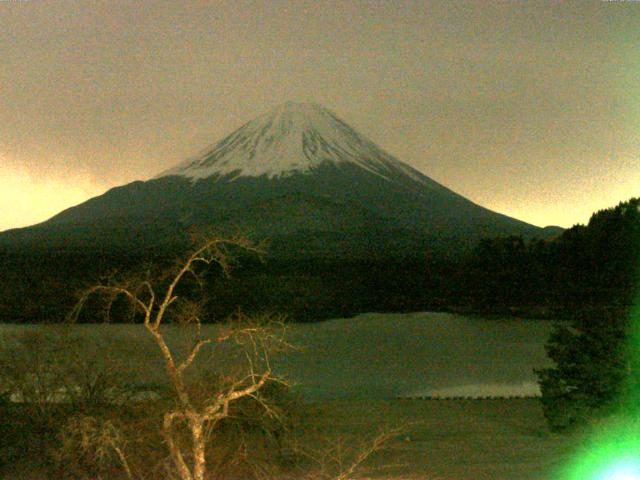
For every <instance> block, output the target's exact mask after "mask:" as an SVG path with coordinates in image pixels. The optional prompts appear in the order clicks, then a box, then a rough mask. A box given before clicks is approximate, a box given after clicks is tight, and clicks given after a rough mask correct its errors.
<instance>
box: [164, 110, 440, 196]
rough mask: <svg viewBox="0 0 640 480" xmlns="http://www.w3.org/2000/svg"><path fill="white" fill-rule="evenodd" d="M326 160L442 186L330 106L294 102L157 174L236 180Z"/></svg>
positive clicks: (295, 170)
mask: <svg viewBox="0 0 640 480" xmlns="http://www.w3.org/2000/svg"><path fill="white" fill-rule="evenodd" d="M326 163H333V164H337V165H340V164H344V163H349V164H353V165H357V166H359V167H360V168H363V169H365V170H367V171H369V172H371V173H374V174H375V175H378V176H380V177H382V178H385V179H390V177H394V176H397V175H398V174H400V175H402V176H406V177H409V178H411V179H412V180H414V181H417V182H419V183H421V184H423V185H424V186H428V187H429V188H434V187H435V186H436V185H437V184H435V182H433V181H431V180H430V179H428V178H427V177H425V176H424V175H422V174H420V173H419V172H418V171H416V170H414V169H413V168H411V167H409V166H408V165H406V164H404V163H402V162H400V161H399V160H397V159H396V158H394V157H393V156H392V155H390V154H388V153H386V152H385V151H383V150H382V149H381V148H379V147H378V146H376V145H375V144H374V143H373V142H371V141H370V140H368V139H366V138H365V137H363V136H362V135H360V134H359V133H357V132H356V131H354V130H353V129H352V128H351V127H349V126H348V125H347V124H346V123H344V122H343V121H342V120H340V119H339V118H338V117H337V116H336V115H335V114H333V113H332V112H330V111H329V110H327V109H325V108H324V107H322V106H320V105H317V104H314V103H293V102H286V103H283V104H282V105H279V106H278V107H276V108H274V109H273V110H271V111H269V112H267V113H265V114H263V115H261V116H259V117H257V118H256V119H254V120H252V121H250V122H248V123H246V124H245V125H243V126H242V127H240V128H239V129H238V130H236V131H235V132H233V133H232V134H230V135H229V136H227V137H225V138H224V139H222V140H221V141H219V142H217V143H215V144H214V145H212V146H210V147H209V148H207V149H205V150H204V151H203V152H201V153H200V154H199V155H198V156H196V157H195V158H190V159H188V160H186V161H184V162H182V163H181V164H179V165H177V166H176V167H173V168H171V169H169V170H166V171H164V172H162V173H160V174H159V175H157V176H156V177H155V178H161V177H166V176H171V175H177V176H184V177H187V178H191V179H193V180H197V179H203V178H209V177H211V176H214V175H219V176H221V177H227V180H228V181H233V180H235V179H237V178H239V177H247V176H248V177H260V176H263V175H264V176H266V177H267V178H274V177H286V176H289V175H292V174H294V173H307V172H310V171H312V170H313V169H315V168H317V167H319V166H320V165H323V164H326ZM434 184H435V185H434Z"/></svg>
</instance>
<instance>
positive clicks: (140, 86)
mask: <svg viewBox="0 0 640 480" xmlns="http://www.w3.org/2000/svg"><path fill="white" fill-rule="evenodd" d="M285 100H293V101H313V102H317V103H320V104H322V105H324V106H326V107H327V108H329V109H331V110H333V111H334V112H335V113H337V114H338V116H340V117H341V118H342V119H343V120H345V121H346V122H347V123H349V124H350V125H351V126H352V127H354V128H355V129H356V130H357V131H359V132H360V133H362V134H364V135H365V136H366V137H368V138H369V139H371V140H373V141H374V142H375V143H377V144H378V145H379V146H381V147H383V148H384V149H385V150H387V151H388V152H390V153H392V154H394V155H395V156H396V157H397V158H399V159H400V160H402V161H404V162H406V163H408V164H410V165H412V166H413V167H415V168H417V169H419V170H420V171H422V172H423V173H425V174H426V175H428V176H429V177H431V178H433V179H434V180H436V181H438V182H440V183H443V184H444V185H446V186H447V187H449V188H451V189H453V190H454V191H456V192H458V193H460V194H462V195H464V196H466V197H468V198H469V199H471V200H473V201H475V202H477V203H479V204H481V205H484V206H486V207H489V208H491V209H493V210H497V211H499V212H502V213H506V214H508V215H511V216H514V217H516V218H519V219H522V220H525V221H528V222H531V223H534V224H536V225H549V224H557V225H561V226H565V227H568V226H571V225H573V224H575V223H578V222H580V223H584V222H586V221H587V220H588V218H589V215H590V214H591V213H592V212H593V211H594V210H597V209H600V208H605V207H608V206H613V205H615V204H616V203H618V202H619V201H622V200H626V199H628V198H630V197H632V196H639V195H640V2H633V1H629V2H620V1H599V0H596V1H589V2H580V1H574V2H566V3H565V2H563V3H559V2H541V1H538V2H517V1H513V2H490V1H487V0H484V1H479V2H469V3H466V2H458V1H443V2H430V1H398V0H394V1H387V2H385V1H348V0H343V1H318V0H316V1H303V0H299V1H277V0H269V1H239V0H232V1H228V2H227V1H218V0H216V1H185V0H180V1H178V0H173V1H118V0H108V1H62V0H60V1H56V0H47V1H42V0H23V1H20V0H12V1H6V0H0V230H2V229H6V228H11V227H17V226H24V225H29V224H33V223H35V222H39V221H43V220H45V219H46V218H48V217H50V216H52V215H54V214H55V213H57V212H59V211H60V210H62V209H64V208H67V207H69V206H71V205H74V204H77V203H79V202H82V201H84V200H86V199H87V198H89V197H92V196H95V195H98V194H101V193H103V192H104V191H106V190H107V189H109V188H111V187H113V186H116V185H120V184H124V183H127V182H130V181H133V180H136V179H147V178H149V177H152V176H153V175H155V174H156V173H158V172H160V171H162V170H164V169H166V168H168V167H170V166H172V165H173V164H175V163H177V162H179V161H180V160H182V159H184V158H186V157H188V156H191V155H193V154H195V153H197V152H198V151H200V150H201V149H202V148H203V147H205V146H207V145H209V144H211V143H213V142H214V141H216V140H218V139H220V138H221V137H223V136H224V135H226V134H228V133H230V132H231V131H233V130H234V129H235V128H237V127H239V126H240V125H241V124H243V123H244V122H246V121H248V120H250V119H252V118H253V117H255V116H256V115H258V114H260V113H263V112H264V111H266V110H268V109H270V108H272V107H273V106H275V105H277V104H279V103H281V102H283V101H285Z"/></svg>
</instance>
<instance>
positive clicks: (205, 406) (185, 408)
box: [71, 236, 285, 480]
mask: <svg viewBox="0 0 640 480" xmlns="http://www.w3.org/2000/svg"><path fill="white" fill-rule="evenodd" d="M237 249H239V250H241V251H244V252H252V253H254V254H257V255H261V254H262V253H263V246H262V245H259V244H255V243H253V242H251V241H250V240H248V239H247V238H246V237H241V236H238V237H232V238H219V237H213V238H209V239H207V240H205V241H204V242H203V243H202V244H201V245H200V246H199V247H197V248H196V249H195V250H194V251H193V252H192V253H191V254H190V255H188V256H187V257H186V258H185V259H183V260H181V261H179V262H178V263H177V265H176V267H175V268H174V269H173V270H172V271H171V272H170V274H168V275H167V276H165V277H164V278H163V279H161V280H160V281H158V279H157V278H152V275H150V274H148V273H147V274H144V275H141V276H138V277H135V278H133V279H129V280H127V281H121V282H116V281H108V282H105V283H103V284H99V285H95V286H93V287H91V288H89V289H88V290H86V291H85V292H84V293H83V294H82V296H81V298H80V300H79V302H78V303H77V305H76V307H75V308H74V310H73V312H72V314H71V319H72V320H77V318H78V315H79V314H80V312H81V310H82V309H83V307H84V305H85V304H86V302H87V300H88V299H89V298H90V297H91V296H93V295H96V294H99V295H104V296H106V297H107V299H108V302H107V304H108V308H111V306H112V305H113V302H114V301H115V299H116V298H118V297H124V298H125V299H127V300H128V301H129V303H130V305H131V306H132V307H133V309H134V311H135V312H136V313H137V314H139V315H142V317H143V325H144V328H145V329H146V331H147V332H148V333H149V334H150V335H151V337H152V338H153V341H154V342H155V345H156V346H157V347H158V349H159V351H160V353H161V354H162V358H163V360H164V364H165V371H166V374H167V377H168V379H169V382H170V385H171V390H172V392H173V395H174V397H175V401H174V403H173V405H172V406H171V407H170V408H169V409H168V410H167V411H165V412H164V416H163V417H164V418H163V424H162V433H163V437H164V441H165V443H166V445H167V448H168V450H169V455H170V459H171V464H172V466H173V467H174V468H175V472H176V473H177V475H178V477H179V478H180V479H181V480H204V479H205V475H206V472H207V456H206V446H207V440H208V438H210V433H211V432H212V431H213V429H214V428H215V426H216V424H218V422H220V421H221V420H222V419H224V418H226V417H228V416H229V406H230V405H231V404H232V403H233V402H235V401H237V400H239V399H241V398H246V397H251V398H254V399H256V400H258V401H259V402H261V403H262V404H263V406H264V407H265V408H266V409H267V412H268V413H270V414H273V415H277V411H276V410H272V409H271V408H270V406H269V405H268V404H267V403H266V402H263V400H262V399H261V397H260V395H259V391H260V389H261V388H263V387H264V386H265V385H266V384H267V382H271V381H280V380H279V379H277V378H276V377H275V376H274V375H273V371H272V368H271V364H270V362H269V353H270V352H271V351H273V349H274V348H280V347H282V346H283V345H285V343H284V340H283V330H282V329H283V328H284V325H283V322H282V320H283V318H282V317H280V316H270V317H266V318H262V319H258V320H256V319H252V318H250V317H247V316H245V315H242V314H239V315H237V316H236V318H235V320H234V321H233V322H231V324H227V325H224V326H221V327H219V328H217V329H216V330H215V332H216V333H215V334H214V335H212V336H209V337H205V336H203V335H202V329H201V326H202V315H203V314H202V305H201V304H200V303H197V302H193V301H189V300H186V299H184V298H181V296H179V295H178V291H179V289H180V286H181V284H183V283H185V281H186V279H187V278H189V277H190V278H193V279H195V280H196V282H198V283H201V282H202V280H203V268H202V267H205V269H206V267H207V266H210V265H217V266H219V267H220V268H221V270H222V272H223V273H224V274H225V275H228V274H229V272H230V270H231V268H232V266H233V259H234V255H233V251H234V250H237ZM170 320H171V321H174V322H178V323H180V324H182V325H185V326H188V327H190V329H189V331H190V332H191V335H190V338H189V341H188V344H187V347H186V349H185V350H184V351H181V352H180V351H177V349H176V348H175V347H172V346H171V345H170V342H168V341H167V335H166V334H167V332H166V330H164V329H163V326H164V325H165V324H166V323H167V322H168V321H170ZM223 343H233V344H234V345H235V346H240V347H242V348H241V350H242V352H243V355H244V358H245V360H246V368H245V369H243V372H242V374H237V375H233V376H228V375H227V376H223V381H222V382H221V383H220V384H219V385H218V386H217V388H215V389H214V390H213V391H210V392H206V393H205V394H204V395H202V392H200V393H199V394H198V393H196V392H195V390H194V389H193V388H191V387H190V384H189V380H188V378H187V372H188V370H190V368H191V367H193V366H194V363H196V359H197V358H198V357H199V355H201V354H202V352H203V351H204V349H205V348H215V347H216V346H219V345H222V344H223ZM184 432H187V434H186V436H187V437H188V442H185V441H184V438H183V437H184V435H183V434H184Z"/></svg>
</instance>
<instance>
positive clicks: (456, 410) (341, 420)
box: [310, 399, 577, 480]
mask: <svg viewBox="0 0 640 480" xmlns="http://www.w3.org/2000/svg"><path fill="white" fill-rule="evenodd" d="M310 421H314V422H318V423H319V424H321V425H322V426H323V427H324V428H327V429H328V430H330V431H331V432H332V434H334V435H336V436H340V435H344V436H345V438H347V437H351V436H355V437H360V438H362V437H366V436H371V435H373V434H374V433H375V432H376V431H377V429H378V428H380V427H382V426H383V425H394V424H396V425H397V424H408V425H409V427H408V433H407V434H406V435H402V436H400V437H399V438H398V439H397V440H395V441H393V442H391V443H390V444H389V446H388V448H386V449H385V450H382V451H380V452H378V453H377V454H375V455H374V456H373V457H372V458H371V461H370V462H369V464H368V466H370V467H371V470H369V471H368V472H366V473H365V474H366V476H369V477H372V478H389V479H429V480H436V479H438V480H443V479H455V480H480V479H487V480H534V479H535V480H554V479H556V478H557V475H556V474H554V472H555V471H556V469H557V468H558V467H559V466H561V465H562V464H563V462H566V460H567V459H568V458H569V457H570V455H571V451H572V449H573V447H574V446H575V444H576V442H577V436H576V435H574V436H566V435H559V434H553V433H551V432H549V430H548V429H547V426H546V424H545V421H544V418H543V416H542V411H541V408H540V405H539V403H538V400H536V399H513V400H511V399H504V400H339V401H338V400H333V401H325V402H322V403H318V404H316V410H315V416H314V417H313V419H312V420H310Z"/></svg>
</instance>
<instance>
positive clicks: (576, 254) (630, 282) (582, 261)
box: [537, 199, 640, 429]
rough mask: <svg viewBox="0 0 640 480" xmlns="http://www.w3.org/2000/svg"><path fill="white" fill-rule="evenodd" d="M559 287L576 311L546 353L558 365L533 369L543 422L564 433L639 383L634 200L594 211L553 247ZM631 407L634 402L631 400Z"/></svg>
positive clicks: (638, 228)
mask: <svg viewBox="0 0 640 480" xmlns="http://www.w3.org/2000/svg"><path fill="white" fill-rule="evenodd" d="M551 258H552V260H553V262H554V264H555V265H556V275H557V277H556V278H557V282H558V283H557V285H559V286H560V287H561V288H560V290H559V291H560V292H561V293H563V294H564V295H566V298H567V301H568V304H569V305H572V306H575V307H576V313H575V315H574V316H573V318H572V320H571V321H570V322H564V323H558V324H557V325H556V328H555V331H554V333H553V335H552V336H551V338H550V339H549V342H548V343H547V346H546V348H547V353H548V355H549V357H550V358H551V359H552V360H554V362H555V364H556V366H555V367H553V368H549V369H544V370H539V371H537V374H538V378H539V383H540V387H541V390H542V404H543V408H544V413H545V416H546V418H547V419H548V421H549V424H550V426H551V427H552V428H554V429H562V428H566V427H569V426H571V425H575V424H578V423H581V422H584V421H586V420H588V419H589V418H592V417H594V416H597V415H600V414H604V413H606V412H608V411H609V410H610V409H612V408H614V407H615V406H616V402H618V401H619V400H621V399H622V398H623V397H624V396H625V395H627V394H629V392H628V391H625V390H627V389H626V388H625V386H628V385H632V384H634V383H637V379H636V380H634V377H635V376H637V375H638V371H639V370H638V368H637V367H638V365H637V362H638V356H637V354H636V353H635V352H633V351H632V350H633V347H635V346H634V345H632V344H631V343H630V342H629V339H630V338H631V335H632V331H634V330H635V329H637V328H638V325H636V323H637V322H638V321H639V320H640V319H635V321H634V319H633V318H632V316H633V312H634V311H635V312H636V313H637V311H638V310H637V309H638V306H639V305H637V304H638V302H640V298H639V297H638V294H639V293H640V291H639V289H638V286H639V282H638V279H639V276H638V275H639V273H640V272H639V269H640V199H632V200H630V201H628V202H623V203H620V204H619V205H618V206H616V207H615V208H611V209H607V210H602V211H599V212H597V213H595V214H594V215H593V216H592V217H591V220H590V221H589V224H588V225H587V226H586V227H578V228H576V227H574V228H573V229H571V230H569V231H567V232H566V233H565V234H564V235H563V236H562V237H561V238H560V239H559V241H558V242H557V243H556V244H554V245H553V250H552V255H551ZM635 403H637V402H635Z"/></svg>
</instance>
